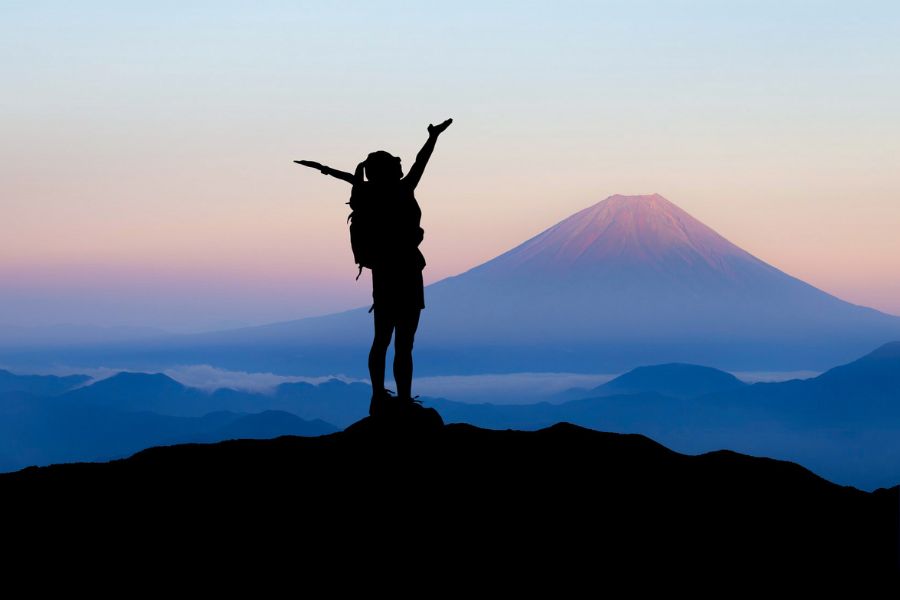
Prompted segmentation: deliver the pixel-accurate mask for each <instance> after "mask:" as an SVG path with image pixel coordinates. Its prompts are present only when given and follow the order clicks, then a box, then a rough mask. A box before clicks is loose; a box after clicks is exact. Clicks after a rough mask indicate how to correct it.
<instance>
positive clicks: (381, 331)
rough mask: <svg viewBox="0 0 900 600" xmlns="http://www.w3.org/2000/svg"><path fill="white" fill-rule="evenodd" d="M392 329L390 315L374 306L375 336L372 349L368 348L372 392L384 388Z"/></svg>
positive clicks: (378, 391) (374, 392)
mask: <svg viewBox="0 0 900 600" xmlns="http://www.w3.org/2000/svg"><path fill="white" fill-rule="evenodd" d="M393 331H394V321H393V319H392V318H391V317H390V315H386V314H385V313H384V311H380V310H378V307H377V306H376V307H375V338H374V339H373V340H372V349H371V350H369V379H370V380H371V381H372V393H373V394H377V393H380V392H381V391H382V390H384V369H385V366H384V363H385V360H386V358H387V350H388V347H389V346H390V345H391V334H392V333H393Z"/></svg>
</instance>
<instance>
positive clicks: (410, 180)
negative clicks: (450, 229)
mask: <svg viewBox="0 0 900 600" xmlns="http://www.w3.org/2000/svg"><path fill="white" fill-rule="evenodd" d="M452 122H453V119H447V120H446V121H444V122H443V123H441V124H439V125H429V126H428V140H427V141H426V142H425V145H424V146H422V149H421V150H419V153H418V154H417V155H416V162H415V163H414V164H413V166H412V168H411V169H410V170H409V173H407V174H406V176H405V177H404V176H403V168H402V167H401V165H400V158H399V157H397V156H393V155H391V154H389V153H388V152H385V151H384V150H379V151H377V152H372V153H371V154H369V156H368V157H367V158H366V160H365V161H363V162H361V163H360V164H359V165H358V166H357V168H356V172H355V173H353V174H350V173H347V172H345V171H339V170H337V169H332V168H331V167H327V166H325V165H322V164H319V163H317V162H313V161H307V160H298V161H295V162H297V163H299V164H301V165H305V166H307V167H312V168H314V169H318V170H319V171H321V172H322V173H323V174H325V175H331V176H332V177H337V178H338V179H342V180H344V181H347V182H349V183H351V184H352V185H353V186H354V190H353V196H354V197H359V196H363V195H364V196H365V197H366V198H367V200H366V201H367V202H371V203H372V206H373V207H374V208H375V211H376V212H377V220H378V227H377V230H376V231H377V252H376V254H375V258H374V259H373V260H372V261H371V268H372V298H373V301H374V304H373V310H374V313H375V338H374V340H373V341H372V348H371V350H370V351H369V377H370V379H371V380H372V402H371V404H370V406H369V413H370V414H373V415H374V414H378V413H381V412H384V411H387V410H390V409H391V408H402V407H403V406H405V405H413V404H414V400H413V397H412V376H413V359H412V350H413V341H414V339H415V335H416V329H417V328H418V326H419V313H420V311H421V310H422V309H423V308H425V290H424V285H423V282H422V269H424V268H425V257H424V256H423V255H422V252H421V251H420V250H419V244H420V243H421V241H422V237H423V235H424V231H423V229H422V228H421V226H420V224H419V223H420V220H421V218H422V210H421V209H420V208H419V203H418V202H417V201H416V197H415V194H414V191H415V189H416V186H417V185H418V184H419V180H420V179H421V178H422V174H423V173H424V171H425V165H427V164H428V159H429V158H430V157H431V153H432V151H433V150H434V145H435V142H437V138H438V136H439V135H440V134H441V133H442V132H443V131H444V130H445V129H447V127H449V126H450V123H452ZM351 202H352V200H351ZM361 265H362V263H361ZM392 336H393V337H394V380H395V381H396V382H397V398H396V399H393V398H390V394H389V392H388V390H386V389H385V387H384V371H385V361H386V357H387V350H388V347H389V346H390V344H391V337H392Z"/></svg>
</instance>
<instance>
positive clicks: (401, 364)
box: [382, 308, 421, 398]
mask: <svg viewBox="0 0 900 600" xmlns="http://www.w3.org/2000/svg"><path fill="white" fill-rule="evenodd" d="M420 312H421V311H420V309H418V308H416V309H412V310H408V311H404V312H403V314H401V315H398V318H397V321H396V326H397V333H396V335H395V337H394V380H396V382H397V397H398V398H411V397H412V376H413V359H412V351H413V340H414V339H415V337H416V329H418V327H419V313H420ZM382 364H384V363H382Z"/></svg>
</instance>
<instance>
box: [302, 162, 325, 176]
mask: <svg viewBox="0 0 900 600" xmlns="http://www.w3.org/2000/svg"><path fill="white" fill-rule="evenodd" d="M294 162H295V163H297V164H298V165H303V166H304V167H310V168H313V169H318V170H319V171H321V172H322V174H323V175H328V173H326V172H325V165H323V164H321V163H317V162H315V161H312V160H295V161H294Z"/></svg>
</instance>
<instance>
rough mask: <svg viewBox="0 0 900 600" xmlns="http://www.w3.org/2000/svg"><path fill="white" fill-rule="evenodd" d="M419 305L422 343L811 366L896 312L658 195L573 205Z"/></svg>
mask: <svg viewBox="0 0 900 600" xmlns="http://www.w3.org/2000/svg"><path fill="white" fill-rule="evenodd" d="M426 303H427V304H428V309H427V311H428V313H427V315H426V316H424V317H423V324H424V327H423V335H422V343H423V344H428V345H429V346H430V345H432V344H434V345H435V346H436V347H438V346H445V345H448V344H452V345H457V344H458V345H465V344H470V345H472V344H473V343H477V344H483V345H485V346H486V347H492V346H495V345H503V346H506V347H508V346H509V345H515V346H516V348H517V349H516V351H515V352H514V354H519V353H521V352H523V350H524V349H526V348H535V349H536V348H538V347H542V348H549V347H554V348H556V349H557V350H558V354H556V356H557V358H558V360H557V359H553V360H552V361H550V362H552V363H553V364H557V363H559V364H558V366H560V367H561V366H562V365H563V363H564V362H565V360H575V361H577V362H579V363H581V362H583V361H582V358H581V356H582V355H584V356H594V357H596V358H597V360H598V361H599V362H602V363H604V364H605V363H607V362H608V361H609V360H612V362H616V363H617V362H619V361H618V360H615V358H616V354H618V355H619V356H621V357H623V358H624V357H626V356H627V357H633V358H634V359H635V361H634V362H633V364H642V363H646V362H648V361H653V360H695V361H702V362H705V363H706V364H711V363H716V364H720V365H723V366H726V365H727V366H734V365H738V364H747V365H749V364H751V363H752V364H756V365H759V364H770V363H772V362H773V361H774V362H778V361H777V360H776V359H775V358H776V357H778V356H785V355H786V354H790V355H793V356H794V357H796V358H799V359H800V360H799V361H790V362H791V363H792V364H793V363H796V362H800V363H804V364H811V363H813V362H816V360H813V359H812V357H813V356H819V355H821V354H826V355H831V356H830V358H831V359H832V360H836V359H840V358H843V356H844V352H848V353H849V348H852V349H853V350H854V351H857V352H860V351H862V352H865V351H866V350H867V349H870V348H871V347H874V346H876V345H878V344H880V343H884V342H887V341H890V340H892V339H897V338H900V318H897V317H894V316H890V315H885V314H883V313H880V312H878V311H875V310H873V309H870V308H866V307H861V306H857V305H853V304H850V303H848V302H844V301H842V300H840V299H838V298H836V297H834V296H832V295H830V294H827V293H825V292H823V291H822V290H819V289H817V288H815V287H813V286H811V285H809V284H807V283H805V282H803V281H801V280H799V279H796V278H794V277H791V276H790V275H787V274H786V273H784V272H782V271H780V270H778V269H777V268H775V267H773V266H771V265H769V264H767V263H765V262H763V261H761V260H759V259H758V258H756V257H754V256H753V255H751V254H750V253H748V252H746V251H744V250H742V249H741V248H739V247H737V246H735V245H734V244H732V243H731V242H729V241H728V240H726V239H725V238H723V237H722V236H721V235H719V234H718V233H716V232H715V231H713V230H712V229H710V228H709V227H707V226H706V225H704V224H703V223H701V222H700V221H698V220H697V219H695V218H693V217H692V216H691V215H689V214H688V213H686V212H685V211H683V210H681V209H680V208H678V207H677V206H675V205H674V204H673V203H671V202H669V201H668V200H666V199H665V198H663V197H662V196H660V195H658V194H654V195H650V196H620V195H616V196H611V197H609V198H607V199H606V200H603V201H602V202H599V203H597V204H595V205H593V206H591V207H588V208H586V209H584V210H582V211H579V212H577V213H575V214H573V215H572V216H570V217H568V218H567V219H564V220H563V221H561V222H559V223H557V224H556V225H554V226H552V227H550V228H549V229H547V230H545V231H544V232H542V233H540V234H539V235H537V236H535V237H534V238H532V239H530V240H528V241H526V242H524V243H523V244H521V245H519V246H517V247H515V248H513V249H512V250H510V251H508V252H506V253H504V254H502V255H500V256H498V257H496V258H494V259H493V260H490V261H488V262H486V263H484V264H482V265H480V266H478V267H475V268H474V269H471V270H470V271H467V272H465V273H463V274H461V275H459V276H456V277H451V278H448V279H445V280H443V281H441V282H438V283H436V284H434V285H433V286H431V287H430V288H429V289H428V292H427V299H426ZM713 348H715V350H713ZM845 348H847V350H844V349H845ZM834 352H837V354H838V356H834V355H833V353H834ZM525 353H526V354H528V351H527V350H525ZM541 354H543V353H541ZM572 355H578V358H573V357H572ZM804 356H805V357H809V358H810V360H809V361H807V360H805V359H803V358H801V357H804ZM563 357H568V358H563ZM601 357H606V358H601ZM731 358H734V359H735V360H734V361H732V360H730V359H731ZM544 359H547V357H546V356H542V360H544ZM745 359H746V360H745ZM529 362H532V361H529ZM624 362H628V363H632V361H631V360H630V358H629V359H626V360H625V361H624ZM473 366H474V365H473Z"/></svg>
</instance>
